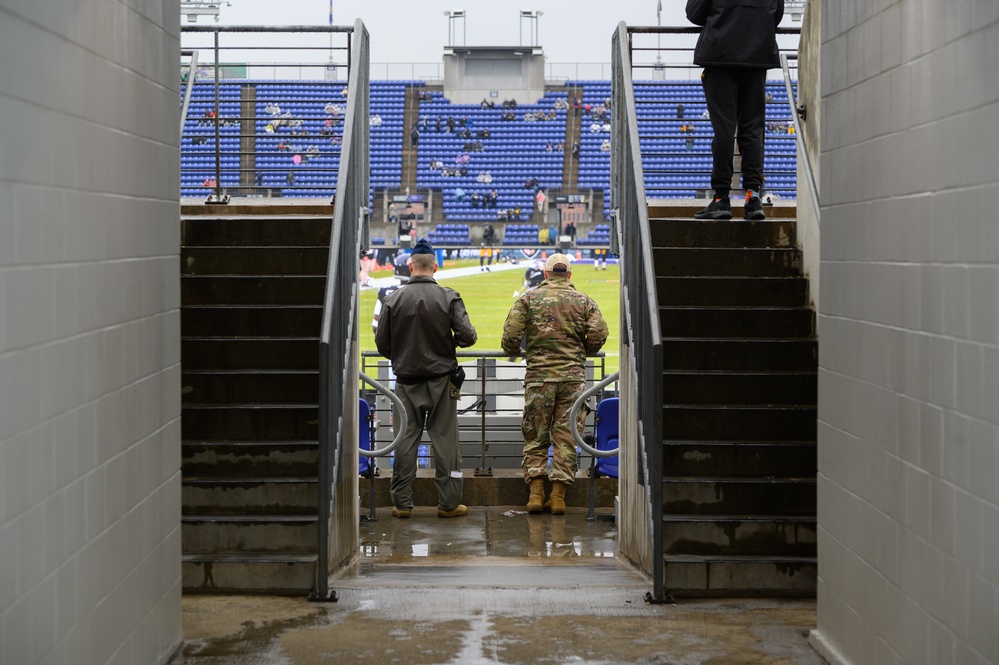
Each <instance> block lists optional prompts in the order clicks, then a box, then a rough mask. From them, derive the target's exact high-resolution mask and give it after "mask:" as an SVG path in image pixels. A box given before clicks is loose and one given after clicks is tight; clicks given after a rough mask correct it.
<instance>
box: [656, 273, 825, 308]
mask: <svg viewBox="0 0 999 665" xmlns="http://www.w3.org/2000/svg"><path fill="white" fill-rule="evenodd" d="M656 292H657V295H658V300H659V304H660V305H663V306H681V307H759V306H764V307H801V306H804V305H805V304H806V302H805V298H806V296H807V294H808V281H807V280H806V279H804V278H803V277H657V278H656Z"/></svg>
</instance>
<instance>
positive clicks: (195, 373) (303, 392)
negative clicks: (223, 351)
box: [181, 369, 319, 405]
mask: <svg viewBox="0 0 999 665" xmlns="http://www.w3.org/2000/svg"><path fill="white" fill-rule="evenodd" d="M181 390H182V393H181V394H182V399H183V401H184V403H201V404H219V405H221V404H234V403H236V404H238V403H245V404H252V403H265V404H268V403H269V404H273V403H281V402H293V403H303V404H304V403H313V402H318V401H319V370H318V369H317V370H296V371H287V370H191V371H185V372H183V374H182V376H181Z"/></svg>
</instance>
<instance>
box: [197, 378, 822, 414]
mask: <svg viewBox="0 0 999 665" xmlns="http://www.w3.org/2000/svg"><path fill="white" fill-rule="evenodd" d="M185 385H186V383H185ZM817 392H818V379H817V373H816V372H815V371H803V372H787V371H781V372H703V371H702V372H690V371H675V370H674V371H666V372H663V401H664V402H666V403H667V404H739V405H746V404H769V405H785V406H815V405H816V404H817V403H818V402H817V400H818V396H817Z"/></svg>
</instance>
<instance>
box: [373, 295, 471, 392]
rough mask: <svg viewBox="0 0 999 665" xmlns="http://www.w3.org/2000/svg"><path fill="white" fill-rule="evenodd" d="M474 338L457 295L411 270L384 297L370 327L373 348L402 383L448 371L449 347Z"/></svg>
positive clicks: (451, 355) (450, 364) (451, 363)
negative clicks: (378, 316) (389, 363)
mask: <svg viewBox="0 0 999 665" xmlns="http://www.w3.org/2000/svg"><path fill="white" fill-rule="evenodd" d="M476 339H477V335H476V333H475V328H473V327H472V324H471V322H470V321H469V320H468V313H467V312H466V311H465V303H464V302H463V301H462V299H461V296H460V295H458V292H457V291H455V290H454V289H449V288H447V287H445V286H440V285H439V284H438V283H437V282H436V281H434V278H433V277H430V276H428V275H415V276H414V277H412V278H411V279H410V280H409V283H408V284H406V285H404V286H401V287H399V290H398V291H396V292H395V293H393V294H391V295H389V296H388V297H387V298H385V303H384V304H383V305H382V311H381V319H380V320H379V322H378V330H377V331H376V332H375V345H376V346H377V347H378V352H379V353H380V354H382V355H383V356H385V357H386V358H388V359H390V360H391V361H392V368H393V369H394V370H395V374H396V377H397V378H398V379H399V381H401V382H402V383H413V382H416V381H425V380H428V379H433V378H437V377H439V376H444V375H445V374H448V373H449V372H450V371H451V370H452V369H454V368H455V367H456V366H457V364H458V362H457V360H456V358H455V355H454V348H455V346H456V345H457V346H461V347H466V346H471V345H472V344H475V340H476Z"/></svg>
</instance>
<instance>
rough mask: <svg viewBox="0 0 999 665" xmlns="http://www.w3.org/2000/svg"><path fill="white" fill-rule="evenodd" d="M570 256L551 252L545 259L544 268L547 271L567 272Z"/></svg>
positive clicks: (570, 261) (570, 260)
mask: <svg viewBox="0 0 999 665" xmlns="http://www.w3.org/2000/svg"><path fill="white" fill-rule="evenodd" d="M570 263H572V258H571V257H569V256H567V255H565V254H552V255H551V256H549V257H548V260H547V261H545V270H547V271H548V272H569V270H570V268H569V264H570Z"/></svg>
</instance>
